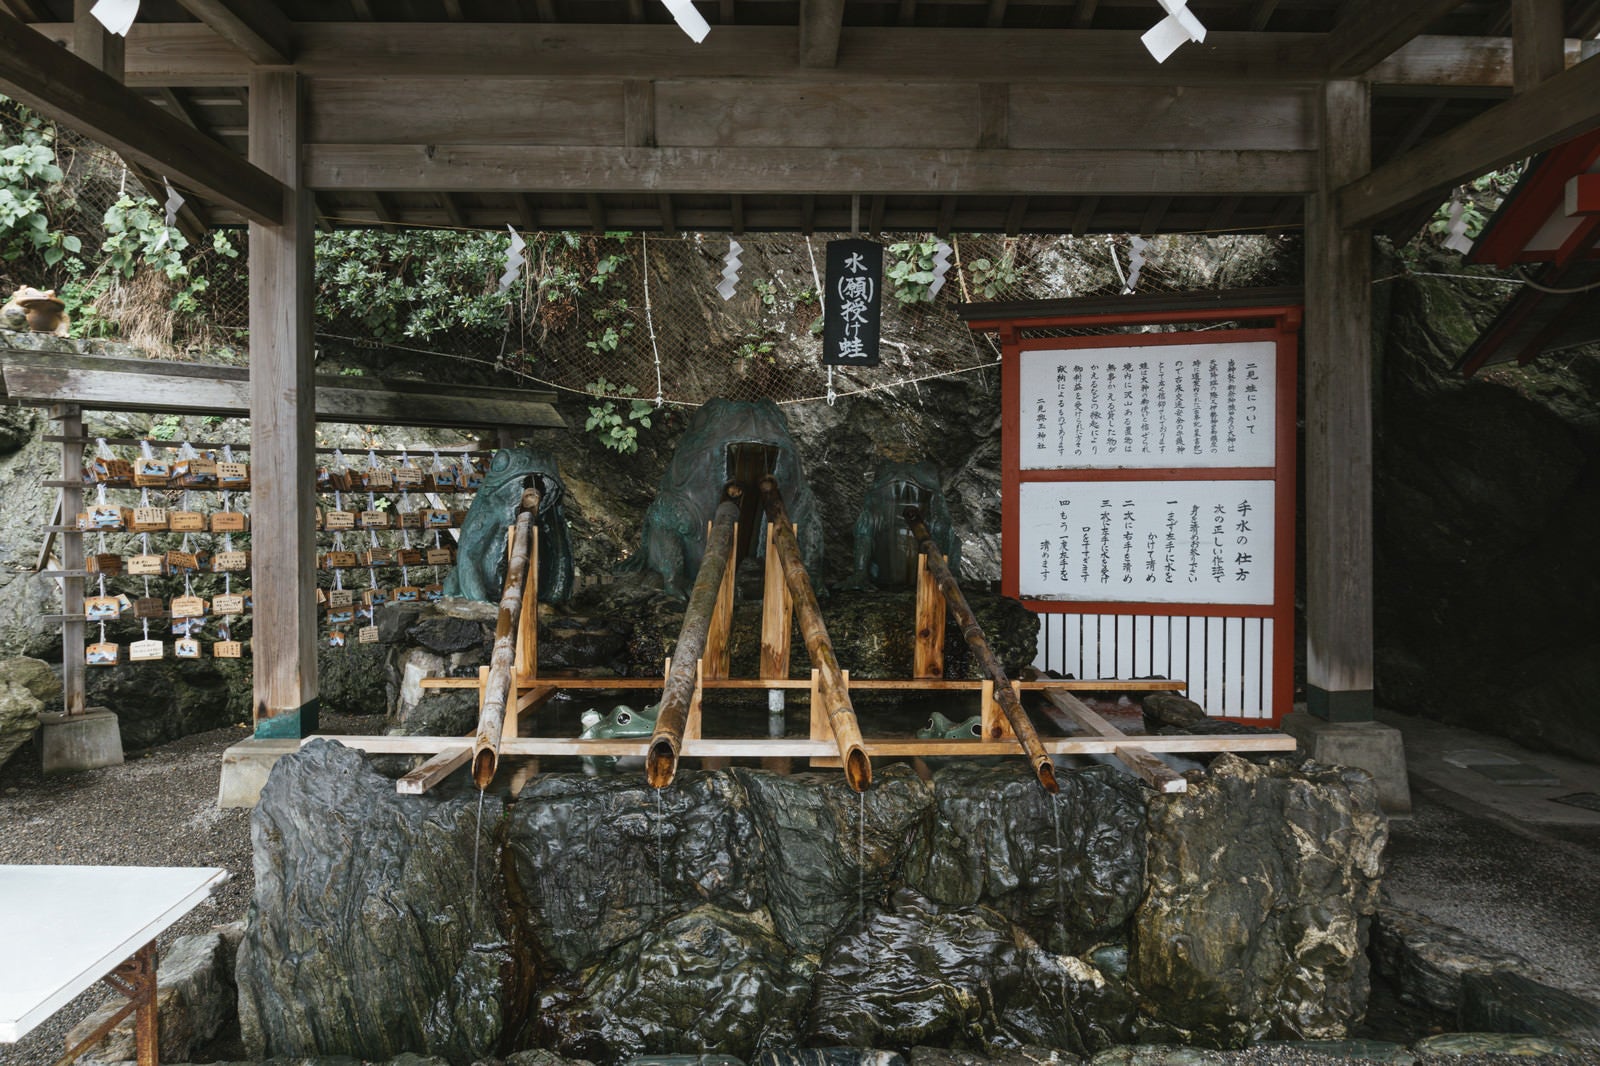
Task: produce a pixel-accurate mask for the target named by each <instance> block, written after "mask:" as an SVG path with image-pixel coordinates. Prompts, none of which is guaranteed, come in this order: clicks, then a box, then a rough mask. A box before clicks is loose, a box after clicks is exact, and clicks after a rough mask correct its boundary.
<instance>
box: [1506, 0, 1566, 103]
mask: <svg viewBox="0 0 1600 1066" xmlns="http://www.w3.org/2000/svg"><path fill="white" fill-rule="evenodd" d="M1564 23H1565V14H1564V12H1563V10H1562V3H1561V0H1511V84H1512V86H1513V91H1514V92H1518V93H1521V92H1526V91H1527V90H1529V89H1531V88H1533V87H1534V86H1535V85H1538V84H1539V83H1540V82H1542V81H1544V80H1546V79H1547V78H1552V77H1554V76H1555V75H1557V74H1560V73H1561V72H1562V71H1563V70H1565V69H1567V57H1566V40H1565V38H1566V26H1565V24H1564Z"/></svg>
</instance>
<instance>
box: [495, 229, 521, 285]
mask: <svg viewBox="0 0 1600 1066" xmlns="http://www.w3.org/2000/svg"><path fill="white" fill-rule="evenodd" d="M506 230H507V232H509V233H510V234H511V247H510V248H508V249H506V270H505V273H503V274H501V275H500V291H501V292H505V291H506V290H507V289H509V288H511V286H513V285H515V284H516V283H517V279H518V278H520V277H521V276H522V264H523V262H524V258H523V255H522V252H523V249H525V248H527V247H528V242H527V241H525V240H523V239H522V234H520V233H518V232H517V230H516V227H515V226H512V225H511V224H509V223H507V224H506Z"/></svg>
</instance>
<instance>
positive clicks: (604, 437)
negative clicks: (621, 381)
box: [583, 377, 654, 455]
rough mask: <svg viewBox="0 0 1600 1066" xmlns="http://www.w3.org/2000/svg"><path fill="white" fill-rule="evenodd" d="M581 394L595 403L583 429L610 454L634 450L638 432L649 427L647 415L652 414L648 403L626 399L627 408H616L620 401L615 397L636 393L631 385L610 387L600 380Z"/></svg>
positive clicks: (627, 453) (630, 395) (591, 406)
mask: <svg viewBox="0 0 1600 1066" xmlns="http://www.w3.org/2000/svg"><path fill="white" fill-rule="evenodd" d="M584 391H586V392H587V393H588V394H589V395H590V396H592V397H594V398H595V401H596V402H594V403H591V404H590V405H589V420H588V421H587V422H585V423H584V425H583V428H584V429H585V430H587V431H589V432H590V433H593V434H594V435H595V436H596V437H597V438H599V441H600V443H601V444H602V445H604V446H605V447H607V448H610V449H611V450H612V451H614V452H620V453H622V454H623V455H629V454H631V453H633V452H636V451H638V450H639V429H640V428H641V427H643V428H645V429H649V428H650V416H651V414H652V413H653V411H654V408H653V407H652V406H651V404H650V402H649V401H648V400H637V399H628V400H627V401H626V402H627V404H628V408H627V410H626V411H623V410H622V409H621V407H620V406H619V403H620V402H622V401H619V400H618V399H617V398H616V397H632V396H634V395H635V394H636V393H638V391H639V390H638V389H637V388H635V387H634V386H632V385H613V384H612V383H611V382H609V381H607V380H606V379H605V378H603V377H602V378H600V379H598V380H596V381H591V382H589V383H588V384H587V385H585V386H584Z"/></svg>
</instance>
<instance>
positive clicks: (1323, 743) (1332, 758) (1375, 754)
mask: <svg viewBox="0 0 1600 1066" xmlns="http://www.w3.org/2000/svg"><path fill="white" fill-rule="evenodd" d="M1281 726H1282V729H1283V731H1284V732H1285V733H1288V734H1289V735H1290V736H1292V737H1294V738H1295V739H1296V740H1298V741H1299V742H1300V747H1301V748H1302V749H1303V750H1304V751H1305V752H1306V753H1307V754H1309V755H1310V756H1311V757H1312V758H1313V759H1315V760H1316V761H1317V762H1321V763H1330V764H1333V765H1336V766H1355V767H1359V768H1360V769H1362V770H1365V771H1367V772H1368V773H1369V774H1371V775H1372V777H1373V780H1374V781H1376V782H1377V785H1378V803H1379V804H1380V805H1381V806H1382V807H1383V810H1384V813H1385V814H1387V815H1389V816H1390V817H1396V816H1400V817H1406V816H1409V815H1410V814H1411V784H1410V781H1409V779H1408V778H1407V776H1406V751H1405V744H1404V743H1403V742H1402V740H1401V738H1400V730H1398V729H1396V728H1394V727H1393V726H1387V725H1384V724H1382V723H1381V722H1329V721H1326V720H1324V719H1322V718H1318V717H1316V716H1315V715H1312V714H1308V713H1307V712H1305V711H1303V710H1297V711H1295V712H1294V713H1293V714H1288V715H1285V716H1284V718H1283V722H1282V723H1281Z"/></svg>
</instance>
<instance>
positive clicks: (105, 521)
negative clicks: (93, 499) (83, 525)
mask: <svg viewBox="0 0 1600 1066" xmlns="http://www.w3.org/2000/svg"><path fill="white" fill-rule="evenodd" d="M132 519H133V512H132V511H130V510H128V509H127V508H126V507H118V506H117V505H116V504H114V503H102V504H97V505H95V506H94V507H91V508H89V528H90V529H92V530H101V531H103V532H107V533H115V532H117V531H119V530H122V529H126V528H127V525H128V523H129V522H130V521H132Z"/></svg>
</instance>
